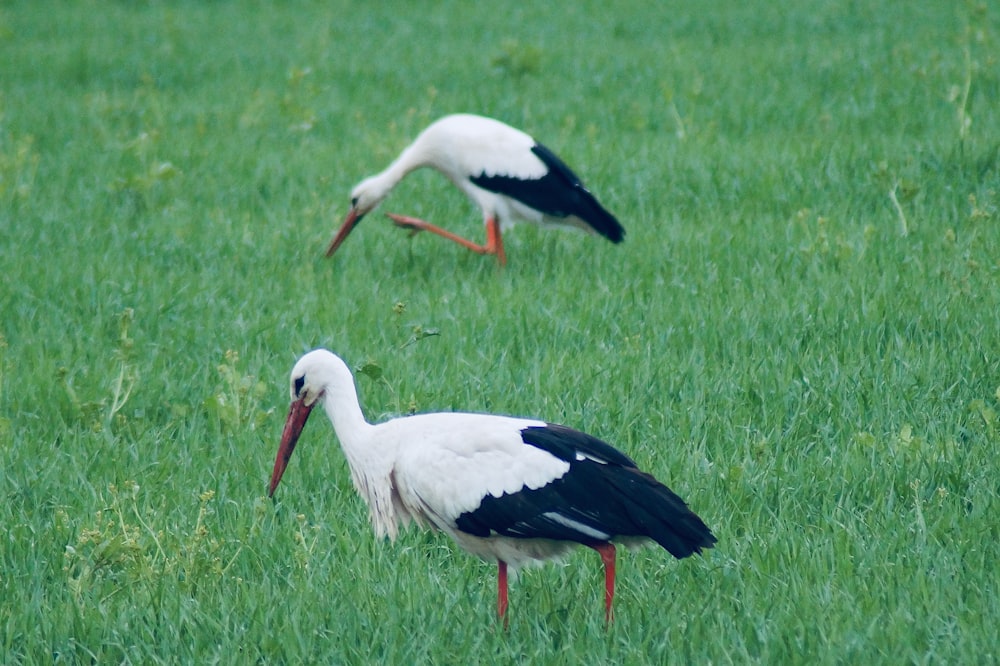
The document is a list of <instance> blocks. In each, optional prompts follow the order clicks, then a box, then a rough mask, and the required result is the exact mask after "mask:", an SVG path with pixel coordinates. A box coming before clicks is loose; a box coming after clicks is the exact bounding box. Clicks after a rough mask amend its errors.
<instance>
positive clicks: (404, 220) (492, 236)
mask: <svg viewBox="0 0 1000 666" xmlns="http://www.w3.org/2000/svg"><path fill="white" fill-rule="evenodd" d="M386 216H387V217H388V218H389V219H391V220H392V221H393V222H395V223H396V226H399V227H403V228H404V229H410V230H411V231H414V232H417V231H429V232H431V233H432V234H437V235H438V236H441V237H443V238H447V239H448V240H450V241H454V242H455V243H458V244H459V245H461V246H462V247H464V248H466V249H469V250H472V251H473V252H475V253H477V254H495V255H496V256H497V261H499V262H500V265H501V266H504V265H506V263H507V256H506V255H505V254H504V251H503V239H501V238H500V223H499V222H497V221H496V218H493V217H491V218H489V219H488V220H486V245H479V244H478V243H473V242H472V241H470V240H467V239H465V238H462V237H461V236H458V235H456V234H453V233H451V232H450V231H445V230H444V229H442V228H441V227H436V226H434V225H433V224H431V223H430V222H424V221H423V220H418V219H417V218H415V217H407V216H405V215H396V214H395V213H386Z"/></svg>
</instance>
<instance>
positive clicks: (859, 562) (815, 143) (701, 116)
mask: <svg viewBox="0 0 1000 666" xmlns="http://www.w3.org/2000/svg"><path fill="white" fill-rule="evenodd" d="M380 4H381V3H369V4H367V5H366V4H359V3H348V2H340V1H338V0H334V1H324V2H239V3H238V2H228V1H220V2H125V1H121V2H97V1H96V0H94V1H89V2H88V1H80V2H48V1H39V2H28V1H12V2H4V3H2V4H0V275H2V282H0V284H2V287H0V470H2V471H0V492H2V501H0V524H2V525H3V530H2V531H3V534H2V535H0V653H2V655H3V658H2V659H0V661H2V662H4V663H7V664H16V663H26V664H28V663H53V662H55V663H101V664H113V663H141V664H150V663H198V664H205V663H213V662H215V663H255V662H256V663H282V662H287V663H302V662H308V663H359V664H360V663H400V664H403V663H406V664H409V663H455V664H459V663H476V662H497V663H515V662H516V663H537V664H545V663H621V664H641V663H739V664H742V663H767V664H775V663H801V664H822V663H887V664H899V663H919V664H929V663H950V664H955V663H995V662H997V661H998V660H1000V639H998V638H997V627H998V626H1000V579H998V576H997V562H998V560H1000V546H998V543H1000V520H998V519H997V516H998V515H1000V499H998V493H1000V466H998V463H997V451H998V447H1000V416H998V415H1000V63H998V54H1000V12H998V11H997V8H996V7H988V3H982V4H979V3H976V2H973V3H969V2H958V3H953V2H925V3H905V6H904V5H903V4H899V3H897V4H899V6H898V7H896V6H894V5H891V3H880V2H873V1H869V0H859V1H857V2H851V3H830V2H818V1H814V2H803V3H792V4H791V5H789V4H787V3H786V4H776V3H769V2H751V3H745V2H736V1H731V0H725V1H723V2H718V3H708V4H705V5H698V4H697V3H673V2H662V3H638V2H589V1H586V2H577V3H572V4H571V5H567V6H559V5H556V4H552V5H547V4H545V3H511V4H510V5H506V4H501V5H496V4H493V3H461V2H446V3H437V4H424V3H411V4H409V5H403V3H385V4H399V5H400V6H399V7H393V8H381V7H380ZM456 111H471V112H477V113H482V114H486V115H490V116H494V117H497V118H500V119H501V120H504V121H506V122H509V123H511V124H513V125H515V126H518V127H522V128H524V129H525V130H527V131H528V132H530V133H532V134H533V135H535V136H536V137H538V138H539V139H540V140H541V141H543V142H545V143H546V144H547V145H548V146H549V147H551V148H553V149H554V150H555V151H556V152H557V153H559V154H560V155H562V156H563V157H564V158H565V159H566V160H567V161H568V162H569V163H570V164H571V165H572V166H573V167H575V168H576V170H577V171H578V172H579V173H580V174H581V175H582V176H583V177H584V179H585V181H586V182H587V184H588V185H589V186H590V187H591V189H592V190H593V191H594V192H595V193H596V194H597V196H598V197H599V198H600V199H601V200H602V201H603V202H604V203H605V204H606V205H607V206H608V207H609V208H610V209H611V210H612V211H614V212H615V213H616V215H617V216H618V217H619V219H620V220H621V221H622V223H623V224H624V226H625V227H626V229H627V233H628V235H627V237H626V240H625V242H624V243H623V244H622V245H621V246H613V245H611V244H610V243H606V242H604V241H603V240H601V239H598V238H594V237H588V236H585V235H583V234H576V233H571V232H559V231H545V230H538V229H535V228H533V227H529V226H524V225H522V226H519V227H517V228H515V229H514V230H513V231H512V232H511V233H509V234H507V235H506V236H505V240H506V245H507V254H508V258H509V264H508V266H507V268H506V269H505V270H499V269H498V268H497V267H496V265H495V262H494V261H493V260H492V259H489V258H483V257H478V256H475V255H472V254H471V253H469V252H467V251H465V250H463V249H461V248H459V247H457V246H455V245H454V244H451V243H447V242H445V241H443V240H441V239H438V238H434V237H430V236H427V235H422V236H418V237H415V238H413V239H412V240H411V239H409V238H408V237H407V236H406V234H404V233H402V232H401V231H400V230H398V229H396V228H394V227H393V226H392V224H390V223H389V222H388V221H387V220H386V219H385V218H384V217H383V216H381V215H375V214H373V215H371V216H369V217H368V218H366V220H365V222H364V223H363V224H362V225H361V226H360V227H359V228H358V229H357V230H356V231H355V232H354V234H353V235H352V236H351V237H350V239H349V240H348V242H347V243H345V245H344V246H343V247H342V248H341V250H340V251H339V253H338V254H337V255H336V256H335V257H334V258H333V259H332V260H327V259H324V258H323V256H322V255H323V250H324V248H325V246H326V243H327V242H328V241H329V239H330V237H331V235H332V233H333V231H334V229H335V227H336V226H337V225H338V224H339V222H340V220H341V219H342V217H343V215H344V214H345V213H346V210H347V206H348V193H349V191H350V189H351V187H352V186H353V185H354V184H355V183H356V182H357V181H359V180H360V179H361V178H362V177H364V176H367V175H370V174H372V173H374V172H376V171H378V170H381V169H382V168H383V167H384V166H386V165H387V164H388V162H389V161H390V160H391V159H392V158H393V157H394V156H395V155H396V153H397V152H398V151H399V150H400V149H401V148H402V147H403V146H405V145H406V144H407V143H408V142H409V141H410V140H411V139H412V138H413V137H414V136H415V135H416V134H417V132H418V131H419V130H420V129H421V128H422V127H424V126H425V125H426V124H427V123H429V122H430V121H431V120H433V119H435V118H437V117H439V116H441V115H444V114H446V113H451V112H456ZM381 210H383V211H393V212H399V213H405V214H411V215H418V216H423V217H426V218H427V219H429V220H432V221H434V222H437V223H439V224H441V225H442V226H445V227H446V228H449V229H452V230H455V231H457V232H459V233H462V234H463V235H466V236H468V237H471V238H474V239H480V238H482V237H483V231H482V227H481V222H480V217H479V213H478V211H477V210H475V209H474V208H473V207H472V206H471V205H470V204H469V203H468V202H467V201H466V200H465V199H464V198H463V196H462V195H461V194H460V193H458V192H457V191H454V190H453V189H452V188H451V187H450V186H449V185H448V184H447V183H446V182H445V181H444V179H442V178H440V177H439V176H437V175H436V174H433V173H418V174H414V176H412V177H411V178H410V179H408V180H407V181H405V182H404V183H403V184H402V185H401V186H400V187H399V188H398V190H397V191H396V192H394V194H393V196H392V198H391V199H390V200H389V201H387V202H386V203H385V204H384V205H383V207H382V209H381ZM316 346H327V347H329V348H331V349H333V350H334V351H336V352H337V353H339V354H341V355H342V356H344V357H345V358H346V359H347V360H348V362H349V363H351V364H353V365H354V366H357V367H360V366H363V365H364V366H366V367H367V369H368V372H367V374H364V375H361V376H359V378H358V382H359V389H360V393H361V397H362V400H363V403H364V406H365V409H366V413H367V414H368V416H369V418H370V419H372V420H378V419H383V418H387V417H389V416H392V415H397V414H404V413H407V412H410V411H413V410H416V411H439V410H452V409H454V410H473V411H492V412H500V413H509V414H517V415H524V416H537V417H541V418H545V419H548V420H550V421H557V422H563V423H566V424H567V425H571V426H574V427H577V428H581V429H584V430H587V431H589V432H592V433H593V434H595V435H598V436H600V437H602V438H604V439H606V440H608V441H610V442H612V443H614V444H615V445H617V446H618V447H620V448H621V449H623V450H624V451H625V452H627V453H628V454H629V455H631V456H632V457H634V458H635V459H637V460H638V461H639V463H640V465H641V466H642V467H644V468H646V469H648V470H650V471H652V472H653V473H654V474H656V475H657V477H659V478H661V479H663V480H664V481H666V482H667V483H668V484H669V485H670V486H671V487H672V488H673V489H674V490H676V491H677V492H678V493H679V494H680V495H682V496H683V497H684V498H685V499H686V500H687V501H688V502H689V503H690V504H691V506H692V507H693V508H694V509H695V510H696V511H697V512H698V513H699V514H700V515H701V516H702V517H704V519H705V520H706V522H707V523H708V524H709V525H710V526H711V527H712V528H713V530H714V532H715V534H716V535H717V536H718V538H719V543H718V547H717V548H716V549H715V550H714V551H712V552H709V553H708V554H707V555H706V556H705V557H702V558H692V559H689V560H685V561H682V562H677V561H674V560H673V559H672V558H670V557H669V556H668V555H667V554H666V553H664V552H663V551H660V550H651V549H648V550H642V551H638V552H634V553H628V554H625V555H623V556H622V558H621V566H620V578H619V596H618V599H617V606H616V615H617V623H616V624H615V625H614V626H613V627H612V628H611V630H610V631H607V632H605V631H604V628H603V615H602V610H601V587H600V586H601V580H602V578H601V570H600V563H599V560H598V558H597V556H596V555H595V554H594V553H592V552H580V553H578V554H576V555H574V556H572V557H571V558H569V559H568V560H567V561H566V562H565V563H563V564H556V565H549V566H547V567H544V568H541V569H534V570H530V571H527V572H525V573H523V574H522V575H521V576H520V578H519V579H518V580H517V581H516V583H515V584H514V586H513V588H512V591H511V603H512V606H511V614H512V615H511V618H512V619H511V626H510V630H509V631H508V632H503V631H500V630H498V627H497V625H496V623H495V619H494V612H495V608H494V604H495V597H494V595H495V579H494V576H495V568H494V567H493V566H491V565H487V564H484V563H482V562H479V561H478V560H475V559H473V558H471V557H469V556H467V555H465V554H464V553H462V552H460V551H459V550H458V549H457V548H455V547H454V546H453V545H452V544H451V543H450V542H449V541H448V539H447V538H445V537H444V536H442V535H438V534H430V533H424V532H418V531H410V532H408V533H406V534H405V535H404V536H403V537H402V538H401V539H400V540H398V541H397V542H396V543H394V544H390V543H388V542H385V543H383V542H379V541H376V539H375V537H374V536H373V535H372V532H371V529H370V527H369V525H368V519H367V514H366V509H365V507H364V506H363V504H362V502H361V500H360V499H359V498H358V497H357V496H356V494H355V493H354V490H353V488H352V486H351V482H350V478H349V475H348V472H347V469H346V463H345V462H344V460H343V456H342V455H341V454H340V451H339V449H338V447H337V445H336V441H335V438H334V437H333V434H332V430H331V429H330V427H329V426H328V424H327V423H326V422H325V419H316V423H314V424H313V425H310V426H309V427H308V428H307V429H306V432H305V435H304V437H303V442H302V444H301V446H300V447H299V453H298V454H296V457H295V459H293V461H292V464H291V466H290V468H289V471H288V473H287V474H286V475H285V479H284V481H283V482H282V486H281V488H280V489H279V491H278V493H277V495H276V501H275V502H271V501H269V500H267V499H266V497H265V492H266V484H267V481H268V478H269V475H270V471H271V465H272V463H273V460H274V454H275V450H276V447H277V444H278V439H279V436H280V431H281V426H282V423H283V419H284V416H285V411H286V409H287V404H288V386H287V381H288V380H287V377H288V372H289V370H290V369H291V366H292V364H293V363H294V360H295V359H296V357H297V356H298V355H299V354H300V353H302V352H303V351H305V350H307V349H310V348H312V347H316Z"/></svg>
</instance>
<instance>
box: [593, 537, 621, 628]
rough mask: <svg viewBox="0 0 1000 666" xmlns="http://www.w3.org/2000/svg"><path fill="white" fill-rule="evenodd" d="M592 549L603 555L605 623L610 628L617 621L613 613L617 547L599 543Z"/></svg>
mask: <svg viewBox="0 0 1000 666" xmlns="http://www.w3.org/2000/svg"><path fill="white" fill-rule="evenodd" d="M590 547H591V548H593V549H594V550H596V551H597V552H598V553H600V554H601V562H603V563H604V622H605V623H606V624H607V625H609V626H610V625H611V623H612V622H614V621H615V618H614V613H612V611H611V603H612V601H614V598H615V545H614V544H613V543H598V544H593V545H591V546H590Z"/></svg>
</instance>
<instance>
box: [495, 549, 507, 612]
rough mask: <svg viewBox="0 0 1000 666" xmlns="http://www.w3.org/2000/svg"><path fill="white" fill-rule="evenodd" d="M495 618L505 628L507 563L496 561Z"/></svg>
mask: <svg viewBox="0 0 1000 666" xmlns="http://www.w3.org/2000/svg"><path fill="white" fill-rule="evenodd" d="M497 617H498V618H500V620H501V621H503V628H504V629H506V628H507V563H506V562H504V561H503V560H497Z"/></svg>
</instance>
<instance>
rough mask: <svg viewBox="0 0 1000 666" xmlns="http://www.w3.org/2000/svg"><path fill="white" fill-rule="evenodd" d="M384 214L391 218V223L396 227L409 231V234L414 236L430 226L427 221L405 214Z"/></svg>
mask: <svg viewBox="0 0 1000 666" xmlns="http://www.w3.org/2000/svg"><path fill="white" fill-rule="evenodd" d="M385 216H386V217H388V218H389V219H390V220H392V223H393V224H395V225H396V226H397V227H399V228H401V229H406V230H407V231H409V232H410V236H416V235H417V234H418V233H420V232H421V231H425V230H426V229H427V227H429V226H430V224H429V223H427V222H424V221H423V220H419V219H417V218H415V217H407V216H406V215H397V214H395V213H386V214H385Z"/></svg>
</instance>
